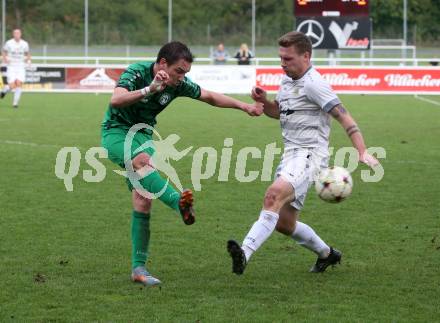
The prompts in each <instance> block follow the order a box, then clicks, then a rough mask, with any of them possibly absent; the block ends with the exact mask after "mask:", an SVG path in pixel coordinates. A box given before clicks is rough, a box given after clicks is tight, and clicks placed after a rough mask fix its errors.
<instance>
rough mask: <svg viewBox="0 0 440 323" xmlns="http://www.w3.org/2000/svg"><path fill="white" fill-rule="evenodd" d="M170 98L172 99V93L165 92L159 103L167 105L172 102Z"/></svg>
mask: <svg viewBox="0 0 440 323" xmlns="http://www.w3.org/2000/svg"><path fill="white" fill-rule="evenodd" d="M170 100H171V95H169V94H168V93H163V94H162V95H161V96H160V98H159V103H160V105H165V104H167V103H168V102H170Z"/></svg>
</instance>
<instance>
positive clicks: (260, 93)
mask: <svg viewBox="0 0 440 323" xmlns="http://www.w3.org/2000/svg"><path fill="white" fill-rule="evenodd" d="M251 97H252V99H253V100H254V101H257V102H264V101H265V100H266V97H267V92H266V91H265V90H263V89H262V88H259V87H256V86H254V87H253V88H252V92H251Z"/></svg>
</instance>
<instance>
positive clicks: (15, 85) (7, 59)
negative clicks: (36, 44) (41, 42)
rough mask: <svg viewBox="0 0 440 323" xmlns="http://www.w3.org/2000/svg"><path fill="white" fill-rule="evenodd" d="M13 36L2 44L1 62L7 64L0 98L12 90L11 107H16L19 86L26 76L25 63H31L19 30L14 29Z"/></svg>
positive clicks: (27, 46)
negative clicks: (5, 82)
mask: <svg viewBox="0 0 440 323" xmlns="http://www.w3.org/2000/svg"><path fill="white" fill-rule="evenodd" d="M12 35H13V38H12V39H9V40H8V41H7V42H6V43H5V45H4V46H3V63H4V64H6V65H7V71H6V75H7V79H8V84H7V85H5V86H4V88H3V90H2V92H0V98H2V99H3V98H4V97H5V95H6V93H8V92H9V91H11V90H14V89H15V91H14V100H13V107H14V108H18V103H19V101H20V96H21V86H22V84H23V83H24V81H25V77H26V66H25V64H28V65H29V64H30V63H31V55H30V52H29V44H28V43H27V41H25V40H23V39H21V30H20V29H14V31H13V32H12Z"/></svg>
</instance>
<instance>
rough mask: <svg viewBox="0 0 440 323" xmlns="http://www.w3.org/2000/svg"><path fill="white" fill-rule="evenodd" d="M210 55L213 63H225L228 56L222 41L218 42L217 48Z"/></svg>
mask: <svg viewBox="0 0 440 323" xmlns="http://www.w3.org/2000/svg"><path fill="white" fill-rule="evenodd" d="M212 57H213V59H214V64H216V65H222V64H226V62H227V60H228V58H229V53H228V51H227V50H226V49H225V46H224V45H223V43H220V44H218V46H217V49H216V50H215V51H214V53H213V54H212Z"/></svg>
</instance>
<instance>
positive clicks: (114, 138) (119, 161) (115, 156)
mask: <svg viewBox="0 0 440 323" xmlns="http://www.w3.org/2000/svg"><path fill="white" fill-rule="evenodd" d="M127 133H128V129H123V128H110V129H102V131H101V145H102V147H104V148H105V149H107V151H108V158H109V159H110V160H111V161H112V162H113V163H115V164H116V165H119V166H120V167H121V168H123V169H125V158H127V159H129V160H133V158H135V157H136V156H137V155H139V154H140V153H142V152H144V153H146V154H148V155H149V156H153V154H154V152H155V148H154V146H153V140H152V136H151V134H148V133H146V132H145V131H138V132H136V134H135V135H134V137H133V140H132V143H131V147H128V149H127V152H125V153H124V143H125V137H126V136H127ZM147 141H150V143H151V144H150V145H148V146H147V147H145V148H143V149H142V150H140V151H137V152H135V151H136V150H137V149H138V148H139V147H140V146H142V145H143V144H145V143H146V142H147ZM127 185H128V188H129V190H130V191H131V190H132V189H133V186H132V185H131V183H130V181H129V180H128V178H127Z"/></svg>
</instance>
